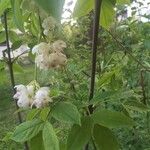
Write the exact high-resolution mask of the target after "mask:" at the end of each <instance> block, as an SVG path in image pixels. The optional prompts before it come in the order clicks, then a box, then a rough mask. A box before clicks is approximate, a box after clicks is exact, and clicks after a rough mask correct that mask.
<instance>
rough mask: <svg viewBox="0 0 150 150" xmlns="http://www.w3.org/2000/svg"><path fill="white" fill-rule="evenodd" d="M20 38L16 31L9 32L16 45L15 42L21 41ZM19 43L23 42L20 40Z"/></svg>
mask: <svg viewBox="0 0 150 150" xmlns="http://www.w3.org/2000/svg"><path fill="white" fill-rule="evenodd" d="M18 36H19V35H17V33H16V32H15V31H12V30H11V31H9V38H10V41H11V42H12V43H14V42H16V41H18V39H20V38H18ZM19 41H21V40H19Z"/></svg>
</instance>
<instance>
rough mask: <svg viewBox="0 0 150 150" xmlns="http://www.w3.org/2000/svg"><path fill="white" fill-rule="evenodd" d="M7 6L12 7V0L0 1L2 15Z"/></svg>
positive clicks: (0, 14)
mask: <svg viewBox="0 0 150 150" xmlns="http://www.w3.org/2000/svg"><path fill="white" fill-rule="evenodd" d="M7 8H11V5H10V0H1V1H0V16H2V14H3V13H4V11H5V10H6V9H7Z"/></svg>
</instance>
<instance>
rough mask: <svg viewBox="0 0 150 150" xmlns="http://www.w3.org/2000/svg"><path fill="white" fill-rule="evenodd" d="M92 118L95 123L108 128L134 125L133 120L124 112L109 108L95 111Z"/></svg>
mask: <svg viewBox="0 0 150 150" xmlns="http://www.w3.org/2000/svg"><path fill="white" fill-rule="evenodd" d="M92 118H93V120H94V122H95V123H97V124H99V125H102V126H105V127H108V128H119V127H132V126H133V125H134V123H133V120H132V119H131V118H129V117H127V116H126V115H124V114H123V113H120V112H117V111H110V110H107V109H103V110H98V111H96V112H94V113H93V115H92Z"/></svg>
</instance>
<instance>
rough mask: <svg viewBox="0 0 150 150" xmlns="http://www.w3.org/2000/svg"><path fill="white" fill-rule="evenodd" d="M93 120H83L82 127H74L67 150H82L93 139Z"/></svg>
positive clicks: (87, 118) (88, 118)
mask: <svg viewBox="0 0 150 150" xmlns="http://www.w3.org/2000/svg"><path fill="white" fill-rule="evenodd" d="M92 130H93V120H92V119H91V118H90V117H84V118H82V122H81V126H79V125H73V126H72V128H71V131H70V133H69V136H68V140H67V150H81V149H83V147H84V146H85V144H87V142H88V141H89V140H90V138H91V134H92Z"/></svg>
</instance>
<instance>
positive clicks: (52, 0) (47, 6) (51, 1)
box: [34, 0, 65, 21]
mask: <svg viewBox="0 0 150 150" xmlns="http://www.w3.org/2000/svg"><path fill="white" fill-rule="evenodd" d="M34 1H35V2H36V3H37V4H38V5H39V6H40V7H41V8H42V9H44V10H45V11H46V12H47V13H48V14H50V15H52V16H53V17H55V18H56V19H58V20H59V21H60V19H61V14H62V11H63V6H64V2H65V0H42V1H41V0H34Z"/></svg>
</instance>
